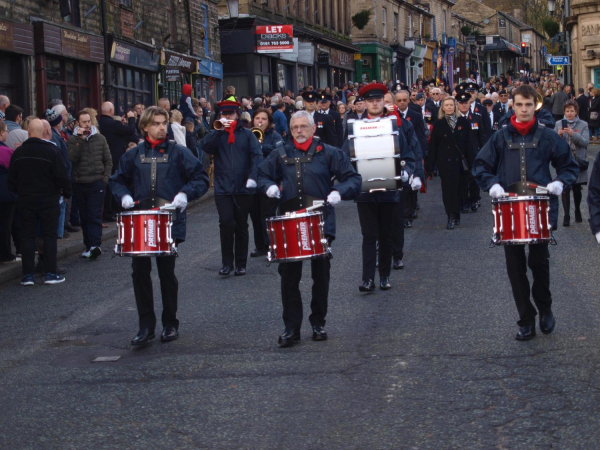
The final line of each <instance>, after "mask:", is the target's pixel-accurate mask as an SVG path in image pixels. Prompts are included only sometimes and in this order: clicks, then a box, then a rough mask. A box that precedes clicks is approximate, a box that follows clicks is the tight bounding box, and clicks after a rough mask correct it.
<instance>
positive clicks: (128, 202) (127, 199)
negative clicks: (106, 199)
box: [121, 195, 135, 209]
mask: <svg viewBox="0 0 600 450" xmlns="http://www.w3.org/2000/svg"><path fill="white" fill-rule="evenodd" d="M121 206H122V207H123V209H131V208H133V207H134V206H135V202H134V201H133V198H132V197H131V195H124V196H123V198H122V199H121Z"/></svg>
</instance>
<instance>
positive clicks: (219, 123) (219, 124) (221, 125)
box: [213, 119, 232, 130]
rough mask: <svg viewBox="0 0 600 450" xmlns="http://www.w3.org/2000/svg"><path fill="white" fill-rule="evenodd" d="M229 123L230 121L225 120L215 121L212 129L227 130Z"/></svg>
mask: <svg viewBox="0 0 600 450" xmlns="http://www.w3.org/2000/svg"><path fill="white" fill-rule="evenodd" d="M231 122H232V121H231V120H227V119H217V120H215V121H214V122H213V128H214V129H215V130H222V129H223V128H228V127H229V124H231Z"/></svg>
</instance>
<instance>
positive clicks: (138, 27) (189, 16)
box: [0, 0, 222, 116]
mask: <svg viewBox="0 0 600 450" xmlns="http://www.w3.org/2000/svg"><path fill="white" fill-rule="evenodd" d="M216 14H217V6H216V1H215V0H208V1H203V0H202V1H194V2H192V1H190V0H183V1H175V0H166V3H165V0H162V1H157V0H147V1H144V2H141V1H139V0H92V1H90V2H86V3H83V2H80V1H78V0H50V1H17V2H14V1H10V0H1V1H0V17H2V19H1V20H0V64H2V66H3V67H5V69H4V70H2V71H0V93H2V94H5V95H8V96H9V97H10V98H11V102H12V103H13V104H17V105H19V106H22V107H23V108H24V109H25V111H26V113H28V114H29V113H33V114H36V115H38V116H41V115H42V114H43V113H44V111H45V109H46V106H47V103H48V101H49V100H51V99H56V98H59V99H61V100H62V101H63V103H64V104H65V105H66V106H67V108H68V109H69V111H70V112H71V113H75V112H76V111H77V110H79V109H81V108H83V107H86V106H90V107H93V108H96V109H99V108H100V106H101V103H102V102H103V101H104V100H111V101H113V102H114V103H115V107H116V113H118V114H120V113H124V112H125V111H126V110H127V109H128V108H130V107H131V106H132V105H133V104H134V103H138V102H140V103H144V104H145V105H151V104H155V102H156V100H157V98H159V97H161V96H168V97H169V98H171V100H172V101H178V98H179V96H180V95H181V85H182V83H192V84H193V85H194V86H195V88H196V94H197V95H208V94H209V93H210V91H209V89H210V86H212V89H213V91H215V92H216V91H217V89H218V90H220V89H221V88H220V86H218V83H219V82H220V78H222V75H221V73H222V70H221V71H220V70H219V68H220V63H219V62H218V61H219V59H220V46H219V36H218V29H217V27H216V25H217V16H216ZM172 56H174V57H172ZM169 64H171V65H172V67H171V66H169Z"/></svg>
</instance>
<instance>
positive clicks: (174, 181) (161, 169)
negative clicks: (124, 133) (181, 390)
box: [109, 106, 209, 346]
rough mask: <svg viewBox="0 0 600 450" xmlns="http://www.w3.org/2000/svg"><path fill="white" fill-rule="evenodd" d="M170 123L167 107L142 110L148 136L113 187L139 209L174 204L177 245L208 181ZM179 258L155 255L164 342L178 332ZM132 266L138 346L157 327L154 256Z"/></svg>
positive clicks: (135, 341)
mask: <svg viewBox="0 0 600 450" xmlns="http://www.w3.org/2000/svg"><path fill="white" fill-rule="evenodd" d="M168 124H169V113H168V112H167V111H166V110H165V109H163V108H159V107H157V106H152V107H150V108H147V109H146V110H145V111H144V112H143V114H142V116H141V117H140V122H139V128H140V131H141V133H142V136H143V137H144V140H143V141H142V142H140V144H139V145H138V146H137V147H134V148H133V149H131V150H129V151H128V152H127V153H125V154H124V155H123V156H122V157H121V159H120V161H119V166H118V168H117V171H116V172H115V174H114V175H113V176H112V177H111V178H110V181H109V185H110V189H111V191H112V193H113V195H114V197H115V199H117V200H118V201H119V202H120V203H121V205H122V206H123V208H124V209H131V208H133V207H134V206H135V205H136V204H138V202H139V208H138V209H140V210H149V209H153V208H157V207H160V206H164V205H165V204H168V203H172V204H173V206H175V207H176V208H177V210H178V211H177V210H176V211H175V212H174V213H173V214H174V216H175V220H174V223H173V228H172V230H171V232H172V237H173V239H174V240H175V244H176V245H179V244H180V243H181V242H183V241H184V240H185V209H186V206H187V203H188V201H191V200H195V199H197V198H199V197H201V196H202V195H204V194H205V193H206V191H207V190H208V187H209V180H208V175H207V174H206V172H205V170H204V168H203V167H202V164H201V163H200V162H199V161H198V159H196V158H195V157H194V155H193V154H192V152H191V151H190V150H189V149H188V148H187V147H184V146H181V145H179V144H176V143H175V142H174V141H168V140H167V126H168ZM130 189H131V190H130ZM175 258H176V255H168V256H160V257H157V258H156V267H157V268H158V277H159V279H160V290H161V294H162V303H163V312H162V325H163V331H162V333H161V336H160V340H161V341H162V342H168V341H173V340H175V339H177V337H178V336H179V331H178V330H179V321H178V320H177V286H178V282H177V277H176V276H175ZM131 267H132V268H133V274H132V278H133V292H134V294H135V301H136V304H137V310H138V317H139V327H140V328H139V332H138V334H137V335H136V336H135V337H134V338H133V340H132V341H131V344H132V345H134V346H140V345H144V344H147V343H148V342H149V341H150V340H151V339H154V328H155V327H156V315H155V314H154V299H153V293H152V279H151V277H150V271H151V268H152V265H151V262H150V257H148V256H136V257H134V258H133V259H132V262H131Z"/></svg>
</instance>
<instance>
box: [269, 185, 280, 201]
mask: <svg viewBox="0 0 600 450" xmlns="http://www.w3.org/2000/svg"><path fill="white" fill-rule="evenodd" d="M267 197H269V198H279V197H281V192H280V191H279V188H278V187H277V186H276V185H275V184H274V185H273V186H269V189H267Z"/></svg>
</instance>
